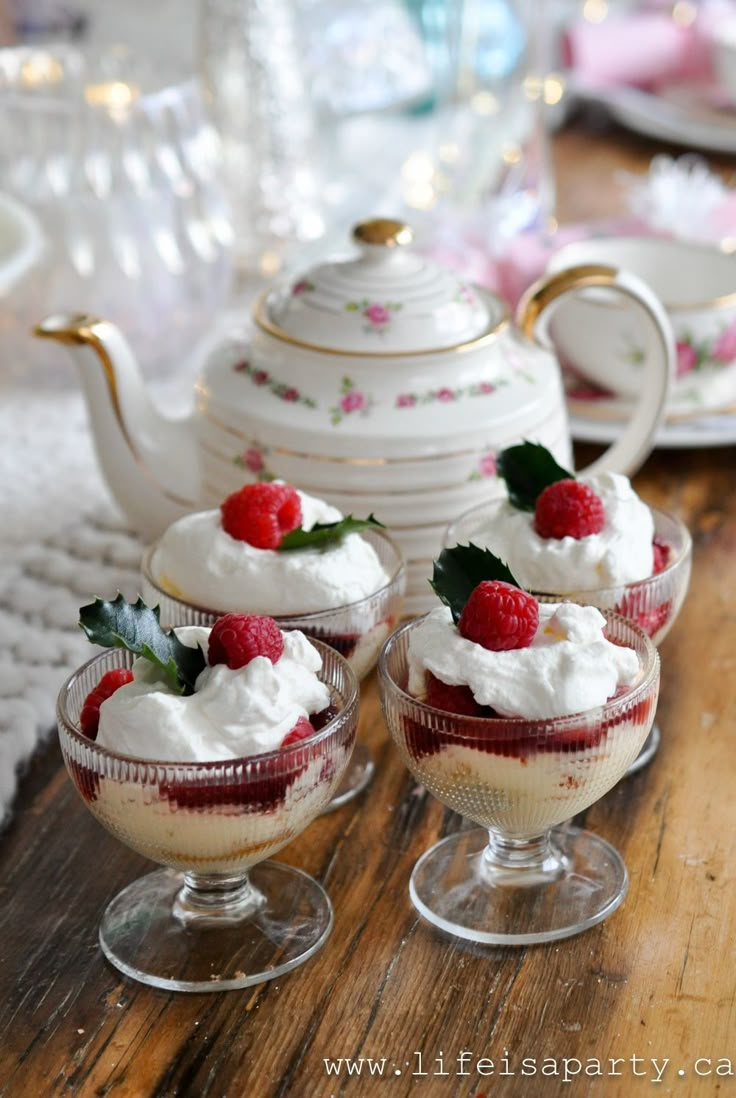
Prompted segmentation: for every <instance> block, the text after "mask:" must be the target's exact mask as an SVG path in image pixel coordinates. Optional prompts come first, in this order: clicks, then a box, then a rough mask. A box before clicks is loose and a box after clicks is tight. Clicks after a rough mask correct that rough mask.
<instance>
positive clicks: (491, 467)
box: [478, 454, 496, 477]
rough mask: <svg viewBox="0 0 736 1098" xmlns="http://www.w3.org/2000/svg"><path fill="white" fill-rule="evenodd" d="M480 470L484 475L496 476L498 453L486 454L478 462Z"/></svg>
mask: <svg viewBox="0 0 736 1098" xmlns="http://www.w3.org/2000/svg"><path fill="white" fill-rule="evenodd" d="M478 472H479V473H480V475H481V476H482V477H495V475H496V455H495V454H484V455H483V457H482V458H481V459H480V461H479V462H478Z"/></svg>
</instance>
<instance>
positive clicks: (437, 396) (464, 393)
mask: <svg viewBox="0 0 736 1098" xmlns="http://www.w3.org/2000/svg"><path fill="white" fill-rule="evenodd" d="M506 384H508V383H507V382H506V381H505V380H504V379H501V380H499V381H498V382H492V381H478V382H476V383H475V384H474V385H463V386H460V387H459V388H456V389H450V388H449V387H448V386H446V385H443V386H442V387H441V388H440V389H428V390H427V391H426V392H424V393H399V395H398V396H397V397H396V401H395V405H394V406H395V407H396V408H416V407H417V405H419V404H434V403H436V402H439V403H440V404H451V403H452V402H453V401H456V400H461V399H462V398H463V397H477V396H490V394H491V393H495V392H496V390H497V389H498V387H499V386H501V385H506Z"/></svg>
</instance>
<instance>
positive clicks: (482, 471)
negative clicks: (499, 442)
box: [468, 450, 498, 480]
mask: <svg viewBox="0 0 736 1098" xmlns="http://www.w3.org/2000/svg"><path fill="white" fill-rule="evenodd" d="M496 476H498V469H497V467H496V451H495V450H486V452H485V454H481V457H480V460H479V461H478V464H477V466H476V468H475V469H474V470H473V472H472V473H471V474H470V476H469V477H468V480H486V479H487V478H488V477H496Z"/></svg>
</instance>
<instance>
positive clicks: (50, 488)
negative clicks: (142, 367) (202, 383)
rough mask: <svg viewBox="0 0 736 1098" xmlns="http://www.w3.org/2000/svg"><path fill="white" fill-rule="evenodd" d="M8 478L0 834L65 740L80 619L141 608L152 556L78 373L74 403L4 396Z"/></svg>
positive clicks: (86, 648) (2, 516)
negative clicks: (118, 487)
mask: <svg viewBox="0 0 736 1098" xmlns="http://www.w3.org/2000/svg"><path fill="white" fill-rule="evenodd" d="M60 368H63V367H61V366H60ZM169 384H170V383H169ZM187 384H188V383H187V382H184V386H183V387H184V389H185V390H186V387H187ZM165 388H168V385H167V386H166V387H165ZM177 388H179V390H180V391H181V385H179V386H177ZM0 469H1V470H2V475H1V477H0V507H1V510H0V637H1V638H2V640H0V823H2V822H3V821H5V820H6V819H7V817H8V814H9V811H10V809H11V807H12V803H13V798H14V796H15V794H16V790H17V783H18V778H19V777H20V775H21V774H22V771H23V767H24V764H26V763H27V761H28V760H29V759H30V757H31V755H32V754H33V752H34V750H35V749H36V747H37V746H38V744H39V743H40V742H41V741H42V740H44V739H46V738H47V737H48V736H50V735H53V734H54V732H55V724H54V708H55V703H56V695H57V693H58V690H59V687H60V686H61V684H62V682H63V681H64V679H65V678H66V677H67V675H69V674H70V673H71V672H72V671H73V670H74V669H75V668H76V667H78V666H79V664H80V663H82V662H83V661H84V660H86V659H88V658H89V656H90V655H92V654H93V649H92V648H91V647H90V644H89V642H88V641H87V640H86V638H85V637H84V635H83V634H82V632H81V630H80V629H79V627H78V626H77V621H78V616H79V615H78V610H79V607H80V606H83V605H84V604H85V603H88V602H90V601H91V600H92V598H93V596H95V595H100V596H102V597H112V596H114V595H115V592H116V591H118V590H121V591H122V592H123V593H124V594H125V595H126V597H128V598H131V597H133V596H135V593H136V591H137V588H138V566H139V563H140V558H141V553H142V549H143V545H142V543H141V542H140V541H139V540H138V538H137V537H136V536H135V535H133V534H132V533H130V531H129V530H128V529H127V526H126V522H125V519H124V518H123V517H122V516H121V515H120V513H119V512H118V511H117V510H116V508H115V506H114V504H113V503H112V501H111V499H110V497H109V494H108V492H107V489H106V487H105V485H104V484H103V482H102V478H101V476H100V474H99V472H98V471H97V465H96V461H95V458H94V455H93V451H92V444H91V438H90V433H89V429H88V426H87V417H86V411H85V408H84V405H83V401H82V398H81V395H80V394H79V392H78V390H77V388H76V385H75V378H74V376H73V374H72V370H71V367H70V368H69V388H68V389H67V390H66V391H63V390H62V391H59V390H48V391H41V392H39V391H37V390H26V391H23V390H20V389H9V388H0Z"/></svg>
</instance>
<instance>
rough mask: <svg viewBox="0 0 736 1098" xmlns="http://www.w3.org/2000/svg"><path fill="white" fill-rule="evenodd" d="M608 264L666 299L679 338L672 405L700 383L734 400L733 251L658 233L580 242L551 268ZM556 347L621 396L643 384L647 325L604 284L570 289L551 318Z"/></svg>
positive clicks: (706, 399) (717, 399) (705, 392)
mask: <svg viewBox="0 0 736 1098" xmlns="http://www.w3.org/2000/svg"><path fill="white" fill-rule="evenodd" d="M580 263H605V264H610V265H612V266H616V267H618V268H623V269H624V270H627V271H629V272H631V273H633V274H636V275H638V276H639V277H640V278H641V279H643V280H644V281H645V282H646V283H647V285H648V286H649V287H650V288H651V289H652V290H653V292H654V293H655V294H656V296H657V297H658V298H659V299H660V301H661V302H662V304H663V305H664V307H665V309H666V311H667V314H668V316H669V318H670V321H671V323H672V327H673V329H674V333H675V339H676V342H677V360H678V362H677V379H676V381H675V385H674V387H673V393H672V400H671V405H677V403H678V398H680V399H682V398H683V396H684V391H685V388H686V387H687V388H688V390H694V389H697V388H699V389H700V390H702V392H701V402H702V403H703V405H709V406H711V407H712V406H714V405H717V404H724V403H728V402H729V401H732V400H736V256H734V255H727V254H726V253H725V252H722V251H720V250H719V249H718V248H716V247H714V246H710V245H703V244H692V243H687V242H685V241H679V240H669V239H662V238H659V237H609V238H599V239H591V240H582V241H577V242H575V243H573V244H568V245H566V246H565V247H563V248H561V249H560V250H559V251H558V252H556V253H555V254H554V255H553V256H552V259H551V260H550V262H549V264H548V268H547V269H548V271H550V272H553V271H554V272H556V271H561V270H564V269H566V268H567V267H572V266H574V265H576V264H580ZM550 332H551V334H552V336H553V339H554V343H555V346H556V348H557V352H558V354H559V356H560V358H561V359H562V361H563V362H566V363H568V364H569V365H570V366H571V367H572V368H573V369H574V370H575V371H576V372H577V373H578V374H580V375H582V377H584V378H585V379H587V380H589V381H592V382H593V383H594V384H596V385H597V386H600V387H601V388H603V389H606V390H608V391H609V392H611V393H613V394H615V395H616V396H619V397H626V398H630V397H634V396H636V395H637V394H638V393H639V392H640V390H641V384H642V370H643V366H644V363H645V362H646V361H647V358H648V357H649V355H650V354H651V352H652V348H651V344H650V340H651V338H652V336H651V328H650V329H649V331H648V330H647V328H646V327H645V325H644V324H643V323H642V322H641V321H640V320H639V317H638V316H637V314H636V313H635V312H634V311H632V310H625V309H624V308H623V307H622V306H621V302H620V300H617V299H616V298H615V297H614V296H613V295H612V294H611V293H610V291H608V290H607V289H599V288H596V289H586V290H581V291H580V292H579V293H578V294H575V295H574V296H573V295H570V296H568V297H567V298H566V299H565V300H564V301H563V302H561V304H560V305H559V307H558V308H557V310H556V312H555V315H554V318H553V320H552V321H551V324H550Z"/></svg>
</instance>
